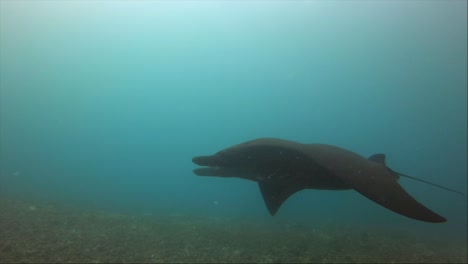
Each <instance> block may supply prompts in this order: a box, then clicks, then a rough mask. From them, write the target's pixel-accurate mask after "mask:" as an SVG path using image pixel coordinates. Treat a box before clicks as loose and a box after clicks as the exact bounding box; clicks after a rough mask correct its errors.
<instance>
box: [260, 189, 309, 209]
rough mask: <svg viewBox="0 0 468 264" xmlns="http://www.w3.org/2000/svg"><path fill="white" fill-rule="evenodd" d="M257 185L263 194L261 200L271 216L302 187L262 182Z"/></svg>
mask: <svg viewBox="0 0 468 264" xmlns="http://www.w3.org/2000/svg"><path fill="white" fill-rule="evenodd" d="M258 187H259V188H260V192H261V193H262V196H263V201H264V202H265V205H266V207H267V208H268V212H270V214H271V215H272V216H274V215H275V214H276V212H278V209H279V208H280V207H281V205H282V204H283V203H284V201H286V200H287V199H288V198H289V197H290V196H291V195H293V194H294V193H296V192H298V191H300V190H302V189H303V188H302V187H299V186H295V185H291V186H284V185H280V184H267V183H264V182H259V183H258Z"/></svg>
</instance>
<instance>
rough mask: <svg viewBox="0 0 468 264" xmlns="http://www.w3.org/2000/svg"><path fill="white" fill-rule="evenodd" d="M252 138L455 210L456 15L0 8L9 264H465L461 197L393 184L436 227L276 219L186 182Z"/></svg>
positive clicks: (315, 213) (326, 202) (274, 4)
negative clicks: (329, 156)
mask: <svg viewBox="0 0 468 264" xmlns="http://www.w3.org/2000/svg"><path fill="white" fill-rule="evenodd" d="M260 137H277V138H283V139H288V140H294V141H298V142H302V143H326V144H332V145H337V146H340V147H343V148H346V149H349V150H352V151H354V152H356V153H359V154H361V155H363V156H365V157H368V156H370V155H372V154H374V153H385V154H386V155H387V164H388V166H389V167H390V168H392V169H394V170H396V171H399V172H402V173H405V174H408V175H411V176H414V177H418V178H421V179H424V180H427V181H430V182H434V183H437V184H440V185H443V186H446V187H449V188H452V189H456V190H459V191H461V192H463V193H465V194H466V193H467V191H466V189H467V158H468V157H467V2H466V1H456V0H453V1H45V0H43V1H42V0H41V1H26V0H24V1H23V0H18V1H9V0H0V201H1V202H0V205H1V206H0V237H1V238H0V262H41V261H55V262H57V261H58V262H66V261H72V262H76V261H78V262H109V261H110V262H116V261H117V262H120V261H130V262H133V261H139V262H200V261H208V262H209V261H217V262H219V261H222V262H243V261H255V262H257V261H259V262H301V261H302V262H330V261H338V262H365V261H367V260H368V261H373V262H379V261H382V262H389V261H397V262H398V261H403V262H405V261H413V262H418V261H420V262H431V261H433V262H439V261H443V262H466V261H467V252H466V244H467V197H466V195H465V196H460V195H457V194H455V193H452V192H448V191H445V190H442V189H440V188H437V187H434V186H431V185H427V184H424V183H421V182H417V181H413V180H410V179H406V178H401V179H400V181H399V182H400V184H401V185H402V186H403V187H404V188H405V190H407V191H408V192H409V193H410V194H411V195H412V196H413V197H414V198H415V199H417V200H418V201H419V202H421V203H422V204H424V205H426V206H427V207H428V208H430V209H431V210H434V211H435V212H437V213H438V214H440V215H442V216H444V217H446V218H447V219H448V221H447V222H446V223H442V224H431V223H425V222H420V221H416V220H413V219H409V218H406V217H404V216H401V215H399V214H396V213H394V212H392V211H390V210H387V209H385V208H383V207H381V206H379V205H377V204H376V203H374V202H372V201H370V200H368V199H367V198H365V197H364V196H362V195H360V194H359V193H358V192H356V191H353V190H349V191H322V190H303V191H300V192H298V193H296V194H294V195H293V196H291V197H290V198H289V199H288V200H287V201H286V202H285V203H284V204H283V205H282V207H281V208H280V210H279V211H278V213H277V214H276V215H275V216H274V217H272V216H270V215H269V213H268V211H267V209H266V207H265V204H264V202H263V199H262V196H261V193H260V191H259V189H258V186H257V184H255V183H253V182H250V181H246V180H242V179H237V178H230V179H223V178H217V177H199V176H196V175H195V174H194V173H193V172H192V170H193V169H194V168H195V167H196V165H195V164H193V163H192V161H191V159H192V157H194V156H199V155H211V154H214V153H215V152H217V151H219V150H221V149H224V148H227V147H230V146H232V145H235V144H238V143H241V142H244V141H247V140H251V139H255V138H260ZM90 212H91V213H90ZM116 215H117V216H118V217H117V216H116ZM147 218H149V219H150V220H148V219H147ZM161 219H163V220H161ZM70 223H74V224H73V226H72V227H70V226H69V225H71V224H70ZM125 227H129V228H130V229H129V230H127V229H125ZM104 230H105V231H104ZM135 230H136V231H135ZM137 231H138V232H137ZM103 232H107V233H105V235H103ZM132 232H133V233H132ZM135 232H136V233H135ZM161 232H163V233H164V234H162V233H161ZM77 233H80V234H81V235H80V236H77ZM400 236H402V237H407V236H409V237H410V238H407V240H404V239H403V238H400ZM160 237H164V239H162V238H161V240H157V239H159V238H160ZM98 238H99V239H98ZM116 239H120V240H118V241H117V240H116ZM64 241H65V242H64ZM67 241H68V242H67ZM77 241H78V242H77ZM90 241H94V242H93V243H95V244H92V243H91V242H90ZM116 241H117V242H116ZM187 241H188V242H187ZM298 241H299V242H298ZM415 241H416V242H415ZM67 243H68V244H67ZM87 243H88V245H93V246H92V247H91V246H90V247H91V249H90V248H85V246H86V244H87ZM112 243H114V244H112ZM187 243H188V244H187ZM294 243H296V244H297V245H296V244H294ZM314 243H315V244H314ZM116 244H117V246H116ZM389 244H391V245H392V248H391V250H390V249H389V246H388V245H389ZM130 245H131V246H130ZM278 245H280V246H278ZM360 245H362V247H359V246H360ZM372 245H374V247H372ZM376 245H379V246H378V247H377V246H376ZM386 245H387V246H386ZM38 248H40V250H38ZM99 248H101V250H97V251H96V249H99ZM116 248H117V250H116ZM158 248H159V249H161V248H163V249H164V250H165V251H157V250H158ZM318 248H321V249H322V250H323V251H320V252H321V253H320V254H319V253H317V252H318V251H317V249H318ZM421 248H423V249H421ZM65 249H67V250H71V251H72V252H74V253H70V252H71V251H70V252H68V251H67V250H65ZM143 249H144V250H145V251H144V252H143V251H141V252H140V251H139V250H143ZM379 249H380V250H381V251H382V252H387V255H382V254H383V253H382V252H380V251H379ZM387 249H388V250H387ZM86 250H88V251H86ZM90 250H94V251H90ZM202 250H205V251H202ZM399 250H400V251H399ZM67 252H68V253H67ZM158 252H159V253H158ZM202 252H204V253H203V254H202ZM379 252H380V253H379ZM402 252H403V253H402ZM221 253H222V254H221ZM381 253H382V254H381ZM61 254H62V255H61ZM2 256H3V257H2ZM366 256H368V257H370V259H366V258H365V257H366Z"/></svg>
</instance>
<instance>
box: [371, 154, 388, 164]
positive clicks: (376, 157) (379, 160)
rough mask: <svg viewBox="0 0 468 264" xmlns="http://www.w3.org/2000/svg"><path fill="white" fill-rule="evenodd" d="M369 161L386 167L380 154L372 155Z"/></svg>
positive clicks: (382, 155)
mask: <svg viewBox="0 0 468 264" xmlns="http://www.w3.org/2000/svg"><path fill="white" fill-rule="evenodd" d="M369 160H372V161H373V162H377V163H380V164H382V165H386V164H385V154H381V153H378V154H374V155H372V156H370V157H369Z"/></svg>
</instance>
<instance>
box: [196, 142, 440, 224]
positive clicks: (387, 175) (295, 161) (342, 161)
mask: <svg viewBox="0 0 468 264" xmlns="http://www.w3.org/2000/svg"><path fill="white" fill-rule="evenodd" d="M192 160H193V162H194V163H196V164H197V165H200V166H205V167H202V168H197V169H195V170H194V173H195V174H197V175H199V176H219V177H239V178H243V179H247V180H252V181H255V182H258V185H259V187H260V191H261V193H262V196H263V200H264V201H265V204H266V206H267V208H268V211H269V212H270V214H271V215H275V214H276V212H277V211H278V209H279V208H280V206H281V204H283V202H284V201H286V200H287V199H288V197H289V196H291V195H292V194H294V193H296V192H298V191H300V190H303V189H322V190H348V189H354V190H356V191H358V192H359V193H361V194H362V195H364V196H365V197H367V198H369V199H370V200H372V201H374V202H376V203H378V204H380V205H381V206H383V207H385V208H387V209H390V210H392V211H394V212H396V213H399V214H401V215H404V216H407V217H410V218H413V219H417V220H421V221H425V222H433V223H440V222H445V221H446V219H445V218H444V217H442V216H440V215H438V214H436V213H434V212H433V211H431V210H430V209H428V208H426V207H425V206H424V205H422V204H420V203H419V202H418V201H416V200H415V199H414V198H413V197H411V196H410V195H409V194H408V193H407V192H406V191H405V190H404V189H403V188H402V187H401V186H400V185H399V184H398V182H397V180H398V178H399V175H402V176H406V175H403V174H399V173H397V172H395V171H393V170H391V169H390V168H388V167H387V166H386V165H385V155H383V154H375V155H373V156H371V157H370V158H369V159H366V158H364V157H362V156H360V155H358V154H356V153H354V152H351V151H349V150H346V149H343V148H339V147H336V146H332V145H326V144H301V143H298V142H294V141H289V140H283V139H275V138H260V139H255V140H251V141H247V142H244V143H241V144H238V145H235V146H232V147H230V148H227V149H224V150H221V151H219V152H217V153H216V154H214V155H212V156H198V157H194V158H193V159H192ZM406 177H409V176H406ZM439 187H440V186H439ZM442 188H443V187H442Z"/></svg>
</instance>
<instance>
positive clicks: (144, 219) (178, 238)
mask: <svg viewBox="0 0 468 264" xmlns="http://www.w3.org/2000/svg"><path fill="white" fill-rule="evenodd" d="M0 262H1V263H18V262H22V263H30V262H33V263H41V262H47V263H57V262H60V263H66V262H73V263H83V262H85V263H122V262H132V263H136V262H138V263H161V262H162V263H196V262H200V263H213V262H215V263H235V262H242V263H246V262H250V263H252V262H255V263H271V262H274V263H278V262H287V263H300V262H302V263H304V262H307V263H416V262H418V263H466V262H467V249H466V241H446V240H442V241H437V240H430V239H427V238H421V237H417V236H415V235H410V234H395V233H390V232H389V233H384V232H376V231H375V230H356V229H351V228H335V227H334V228H331V227H322V228H315V229H304V228H301V227H296V226H294V225H292V226H286V227H285V228H271V226H265V225H262V223H261V222H259V221H258V220H257V221H254V220H252V219H244V220H242V219H229V218H208V217H205V218H203V217H199V218H194V217H189V216H183V215H178V216H177V215H170V216H158V215H139V216H137V215H124V214H114V213H108V212H103V211H91V210H83V209H73V208H68V207H63V206H57V205H54V204H32V203H31V202H26V201H20V200H14V199H10V198H5V197H3V198H2V197H0Z"/></svg>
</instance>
